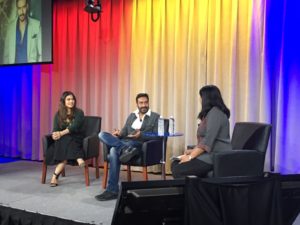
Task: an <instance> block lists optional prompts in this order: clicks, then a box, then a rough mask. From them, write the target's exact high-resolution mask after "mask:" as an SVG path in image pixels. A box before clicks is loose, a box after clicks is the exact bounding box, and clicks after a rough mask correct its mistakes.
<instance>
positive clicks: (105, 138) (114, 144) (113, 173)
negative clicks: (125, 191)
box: [98, 131, 142, 193]
mask: <svg viewBox="0 0 300 225" xmlns="http://www.w3.org/2000/svg"><path fill="white" fill-rule="evenodd" d="M98 137H99V139H100V141H102V142H103V143H104V144H106V145H108V147H110V152H109V172H108V185H107V188H106V190H107V191H111V192H114V193H118V192H119V185H118V182H119V175H120V167H121V162H120V160H119V157H120V155H121V150H122V149H123V148H124V147H129V146H132V147H136V148H140V147H141V146H142V142H140V141H135V140H129V139H119V138H118V137H115V136H113V135H112V134H110V133H107V132H103V131H101V132H100V133H99V135H98Z"/></svg>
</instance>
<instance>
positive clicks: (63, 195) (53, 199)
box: [0, 160, 160, 225]
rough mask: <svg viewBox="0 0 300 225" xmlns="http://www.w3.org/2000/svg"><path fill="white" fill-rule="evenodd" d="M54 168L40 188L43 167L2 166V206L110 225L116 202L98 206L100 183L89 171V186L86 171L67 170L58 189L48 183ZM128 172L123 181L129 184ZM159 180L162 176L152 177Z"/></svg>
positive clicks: (21, 162) (137, 175) (21, 163)
mask: <svg viewBox="0 0 300 225" xmlns="http://www.w3.org/2000/svg"><path fill="white" fill-rule="evenodd" d="M53 170H54V167H48V173H47V179H46V184H41V181H40V180H41V172H42V163H41V162H34V161H24V160H19V161H12V162H5V163H1V164H0V182H1V189H0V205H2V206H7V207H11V208H16V209H23V210H26V211H28V212H34V213H40V214H43V215H49V216H55V217H59V218H64V219H68V220H73V221H79V222H83V223H91V224H99V225H100V224H101V225H108V224H111V220H112V215H113V212H114V208H115V203H116V200H112V201H105V202H99V201H97V200H95V199H94V196H95V195H97V194H99V193H101V192H102V191H103V190H102V188H101V181H102V180H101V179H102V172H103V171H102V170H100V179H96V178H95V170H94V168H90V181H91V183H90V186H89V187H86V186H85V180H84V173H83V170H82V169H81V168H79V167H77V166H74V167H72V166H67V167H66V177H60V178H59V184H60V185H59V186H58V187H55V188H51V187H50V186H49V181H50V178H51V173H52V172H53ZM125 173H126V172H125V171H122V172H121V180H124V181H125V180H126V178H125V177H126V176H125ZM132 175H133V177H132V179H133V180H142V174H141V173H138V172H135V173H132ZM149 178H150V179H160V175H150V176H149Z"/></svg>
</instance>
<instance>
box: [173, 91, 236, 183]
mask: <svg viewBox="0 0 300 225" xmlns="http://www.w3.org/2000/svg"><path fill="white" fill-rule="evenodd" d="M199 94H200V97H201V101H202V102H201V104H202V109H201V112H200V113H199V115H198V119H200V120H201V123H200V124H199V125H198V130H197V145H196V146H195V147H194V148H193V149H187V150H185V151H184V154H183V155H181V156H179V157H178V158H179V159H180V160H179V161H174V162H172V165H171V170H172V173H173V177H174V178H184V177H185V176H187V175H196V176H198V177H205V176H206V175H207V173H208V172H209V171H211V170H212V169H213V160H212V158H213V154H214V153H216V152H222V151H230V150H232V147H231V143H230V135H229V117H230V111H229V109H228V108H227V107H226V105H225V104H224V101H223V99H222V95H221V92H220V90H219V88H218V87H216V86H214V85H207V86H204V87H202V88H201V89H200V91H199Z"/></svg>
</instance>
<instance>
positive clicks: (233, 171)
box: [213, 122, 272, 177]
mask: <svg viewBox="0 0 300 225" xmlns="http://www.w3.org/2000/svg"><path fill="white" fill-rule="evenodd" d="M271 127H272V126H271V125H270V124H265V123H253V122H238V123H236V124H235V126H234V130H233V134H232V139H231V144H232V148H233V151H228V152H221V153H216V154H215V155H214V159H213V160H214V169H213V176H214V177H229V176H262V175H263V173H264V162H265V155H266V150H267V147H268V142H269V138H270V133H271Z"/></svg>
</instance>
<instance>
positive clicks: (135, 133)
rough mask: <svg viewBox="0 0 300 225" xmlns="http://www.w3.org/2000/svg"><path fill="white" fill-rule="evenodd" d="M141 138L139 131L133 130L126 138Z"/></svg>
mask: <svg viewBox="0 0 300 225" xmlns="http://www.w3.org/2000/svg"><path fill="white" fill-rule="evenodd" d="M140 136H141V131H140V130H135V131H134V132H132V133H131V134H128V136H127V137H130V138H133V139H137V138H139V137H140Z"/></svg>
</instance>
